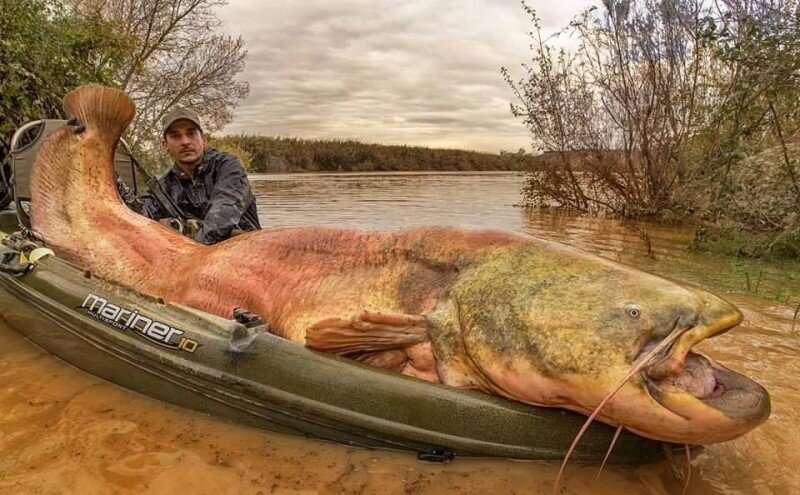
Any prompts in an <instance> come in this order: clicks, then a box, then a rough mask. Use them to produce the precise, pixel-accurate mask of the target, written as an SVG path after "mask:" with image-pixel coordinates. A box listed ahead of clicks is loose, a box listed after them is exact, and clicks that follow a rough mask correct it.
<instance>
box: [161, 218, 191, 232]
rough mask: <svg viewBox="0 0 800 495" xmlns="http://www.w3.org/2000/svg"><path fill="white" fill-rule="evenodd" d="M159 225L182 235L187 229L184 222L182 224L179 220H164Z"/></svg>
mask: <svg viewBox="0 0 800 495" xmlns="http://www.w3.org/2000/svg"><path fill="white" fill-rule="evenodd" d="M158 223H160V224H161V225H163V226H164V227H166V228H168V229H171V230H174V231H175V232H178V233H180V234H183V231H184V228H185V227H184V225H183V222H181V221H180V220H178V219H177V218H162V219H161V220H159V221H158Z"/></svg>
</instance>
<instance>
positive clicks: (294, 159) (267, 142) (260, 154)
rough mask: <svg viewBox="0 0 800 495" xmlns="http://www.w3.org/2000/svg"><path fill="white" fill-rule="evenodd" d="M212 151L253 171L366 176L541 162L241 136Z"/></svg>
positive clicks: (217, 143) (520, 155)
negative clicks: (238, 160) (228, 154)
mask: <svg viewBox="0 0 800 495" xmlns="http://www.w3.org/2000/svg"><path fill="white" fill-rule="evenodd" d="M209 145H210V146H213V147H216V148H219V149H223V150H225V151H229V152H231V153H234V154H236V155H238V156H239V157H240V158H241V159H242V161H243V162H244V163H245V166H246V167H247V169H248V170H249V171H250V172H257V173H259V172H260V173H272V172H365V171H414V170H434V171H447V170H527V169H528V168H529V167H530V164H531V163H532V162H533V160H534V159H535V158H534V157H532V156H531V155H529V154H526V153H525V152H524V150H520V151H518V152H516V153H509V152H500V153H497V154H495V153H482V152H477V151H465V150H455V149H433V148H423V147H419V146H405V145H403V146H397V145H383V144H369V143H361V142H358V141H354V140H349V139H348V140H338V139H337V140H331V141H323V140H312V139H298V138H291V137H270V136H252V135H235V136H223V137H214V138H212V139H211V141H210V142H209Z"/></svg>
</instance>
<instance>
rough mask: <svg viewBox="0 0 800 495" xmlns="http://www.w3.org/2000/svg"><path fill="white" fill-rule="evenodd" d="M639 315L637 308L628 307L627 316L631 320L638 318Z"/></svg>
mask: <svg viewBox="0 0 800 495" xmlns="http://www.w3.org/2000/svg"><path fill="white" fill-rule="evenodd" d="M640 314H641V311H640V310H639V308H638V307H636V306H630V307H629V308H628V315H629V316H630V317H631V318H638V317H639V315H640Z"/></svg>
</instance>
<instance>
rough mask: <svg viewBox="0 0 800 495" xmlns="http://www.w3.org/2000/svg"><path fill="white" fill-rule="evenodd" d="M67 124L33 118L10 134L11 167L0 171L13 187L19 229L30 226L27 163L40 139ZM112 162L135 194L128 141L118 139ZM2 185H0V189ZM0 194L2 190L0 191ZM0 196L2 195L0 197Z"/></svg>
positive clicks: (8, 185)
mask: <svg viewBox="0 0 800 495" xmlns="http://www.w3.org/2000/svg"><path fill="white" fill-rule="evenodd" d="M66 125H67V121H66V120H36V121H33V122H29V123H27V124H25V125H23V126H22V127H20V128H19V129H18V130H17V132H15V133H14V137H12V138H11V151H10V157H11V160H10V161H11V167H10V168H11V170H10V176H9V175H7V174H5V173H4V174H3V177H2V178H3V180H4V182H5V183H6V184H7V187H8V188H10V189H11V191H13V200H14V208H15V209H16V211H17V218H18V220H19V225H20V227H21V228H23V229H30V228H31V220H30V216H29V214H28V212H29V204H30V199H31V198H30V196H31V192H30V176H31V165H33V161H34V159H35V158H36V153H37V152H38V151H39V147H40V146H41V145H42V143H43V142H44V139H45V138H46V137H47V136H49V135H50V134H52V133H54V132H55V131H57V130H59V129H61V128H63V127H64V126H66ZM114 166H115V168H116V170H117V174H119V176H120V178H121V179H122V181H123V182H124V183H125V184H126V185H127V186H128V187H130V188H131V189H133V193H134V194H136V170H135V169H134V167H133V160H132V158H131V153H130V151H129V148H128V145H127V144H126V143H125V141H124V140H122V139H120V141H119V144H118V145H117V150H116V154H115V156H114ZM2 188H3V186H0V189H2ZM0 196H2V191H0ZM0 199H2V198H1V197H0Z"/></svg>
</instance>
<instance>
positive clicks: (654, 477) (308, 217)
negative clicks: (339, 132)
mask: <svg viewBox="0 0 800 495" xmlns="http://www.w3.org/2000/svg"><path fill="white" fill-rule="evenodd" d="M521 183H522V178H521V177H520V176H519V175H517V174H513V173H455V174H453V173H437V174H424V173H396V174H330V175H270V176H256V177H254V181H253V184H254V189H255V192H256V196H257V199H258V205H259V213H260V215H261V222H262V225H265V226H269V227H284V226H294V225H309V224H316V225H333V226H341V227H350V228H372V229H374V228H380V229H397V228H404V227H411V226H417V225H450V226H461V227H472V228H492V229H503V230H513V231H518V232H526V233H531V234H535V235H539V236H543V237H547V238H550V239H553V240H558V241H562V242H566V243H569V244H572V245H575V246H578V247H580V248H582V249H585V250H587V251H590V252H594V253H597V254H601V255H603V256H606V257H609V258H613V259H618V260H621V261H624V262H626V263H630V264H632V265H635V266H637V267H639V268H641V269H643V270H647V271H650V272H654V273H658V274H661V275H664V276H667V277H670V278H673V279H677V280H682V281H685V282H688V283H693V284H697V285H703V286H706V287H710V288H712V289H714V290H716V291H718V292H720V293H726V294H725V295H726V297H727V298H728V299H730V300H731V301H732V302H734V303H735V304H736V305H737V306H739V307H740V308H741V309H742V311H743V312H744V314H745V323H744V324H743V325H742V326H741V327H740V328H738V329H736V330H735V331H733V332H729V333H727V334H725V335H724V336H721V337H718V338H716V339H713V340H711V341H708V342H706V343H704V344H702V349H703V350H704V351H705V352H707V353H708V354H710V355H711V356H713V357H714V358H716V359H718V360H719V361H720V362H722V363H725V364H726V365H728V366H730V367H731V368H733V369H735V370H738V371H741V372H745V373H746V374H747V375H749V376H751V377H753V378H755V379H757V380H758V381H760V382H761V383H762V384H764V385H765V386H766V387H767V388H768V389H769V390H770V392H771V393H772V399H773V415H772V417H771V419H770V420H769V421H768V422H767V423H766V424H765V425H764V426H762V427H761V428H759V429H757V430H756V431H754V432H753V433H751V434H749V435H746V436H745V437H743V438H741V439H738V440H735V441H732V442H728V443H725V444H722V445H715V446H710V447H708V448H706V449H705V450H704V451H703V452H701V453H700V454H699V455H698V456H697V458H696V459H695V461H694V472H693V474H692V478H691V480H690V484H689V489H688V492H687V493H691V494H751V493H757V494H784V493H785V494H789V493H798V492H800V474H799V473H798V472H797V469H796V466H798V465H800V453H798V449H797V448H796V445H797V444H798V443H799V442H800V431H798V427H799V426H800V412H798V411H797V408H796V407H793V406H794V401H797V400H798V399H800V394H798V392H797V391H796V388H797V387H796V385H795V384H794V383H793V382H794V381H796V380H797V377H798V376H800V359H798V349H799V348H800V345H798V342H799V341H800V335H799V333H800V328H797V329H795V330H794V331H793V329H792V318H793V314H794V308H795V306H796V305H797V303H798V295H799V294H798V293H800V281H798V280H796V279H793V278H792V276H791V275H790V274H789V273H787V272H785V271H784V270H782V269H781V268H782V267H781V266H779V265H770V266H762V265H760V264H758V263H754V262H743V261H739V260H730V259H718V258H716V257H713V256H708V255H703V254H696V253H690V252H688V251H686V249H685V247H686V245H687V244H688V243H689V242H690V241H691V238H692V232H691V229H687V228H677V227H675V228H667V227H663V226H653V225H646V226H645V228H646V229H647V231H648V233H649V235H650V236H651V238H652V240H653V245H654V249H655V253H656V259H655V260H652V259H649V258H646V257H645V256H644V248H643V244H642V242H641V240H640V239H639V236H638V234H637V233H636V232H635V231H633V230H632V229H631V228H630V227H628V226H626V225H623V224H621V223H619V222H616V221H613V220H608V219H587V218H581V217H574V216H570V215H563V214H561V215H559V214H553V213H546V214H545V213H541V212H538V213H527V212H525V211H523V210H522V209H520V208H515V207H513V205H514V204H516V203H518V202H519V201H520V196H519V189H520V186H521ZM0 315H2V308H0ZM799 326H800V325H799ZM298 372H302V368H301V367H300V366H299V368H298ZM556 470H557V466H554V465H549V464H546V463H537V462H511V461H503V460H476V459H457V460H456V461H455V462H453V463H451V464H447V465H436V464H423V463H420V462H418V461H416V458H415V457H414V456H413V455H411V454H408V453H398V452H382V451H381V452H376V451H366V450H359V449H352V448H348V447H344V446H340V445H335V444H329V443H324V442H318V441H312V440H306V439H299V438H294V437H287V436H284V435H279V434H275V433H271V432H263V431H258V430H253V429H250V428H245V427H242V426H238V425H233V424H228V423H225V422H222V421H220V420H217V419H214V418H210V417H207V416H204V415H201V414H198V413H194V412H192V411H188V410H185V409H181V408H178V407H173V406H170V405H167V404H163V403H160V402H157V401H154V400H151V399H148V398H147V397H143V396H140V395H138V394H135V393H132V392H129V391H126V390H123V389H119V388H117V387H115V386H113V385H110V384H108V383H106V382H103V381H101V380H99V379H96V378H94V377H91V376H88V375H86V374H84V373H82V372H80V371H77V370H75V369H73V368H71V367H70V366H68V365H66V364H64V363H62V362H61V361H59V360H57V359H56V358H54V357H52V356H50V355H47V354H45V353H43V352H42V351H40V350H39V349H37V348H36V347H34V346H33V345H31V344H29V343H28V342H27V341H25V340H24V339H22V338H21V337H19V336H18V335H17V334H16V333H14V332H13V331H11V330H10V329H8V328H7V327H6V326H5V325H4V324H3V323H2V322H1V321H0V493H3V494H30V493H108V494H112V493H114V494H116V493H126V494H127V493H130V494H133V493H153V494H155V493H176V492H183V493H208V494H212V493H213V494H222V493H231V494H234V493H236V494H238V493H262V494H268V493H326V494H327V493H330V494H338V493H354V494H355V493H365V494H366V493H397V494H434V493H436V494H438V493H454V494H455V493H458V494H460V493H486V492H489V491H492V492H494V493H520V494H522V493H543V494H544V493H549V491H550V488H551V487H552V483H553V479H554V477H555V473H556ZM595 476H596V467H587V466H573V467H571V468H570V469H568V471H567V478H566V486H565V488H564V492H563V493H573V494H585V493H596V494H619V493H641V494H667V493H680V492H681V488H680V485H679V483H678V482H676V481H675V480H674V479H673V477H672V475H671V474H670V472H669V469H668V467H667V466H666V464H665V463H658V464H655V465H650V466H643V467H637V468H633V467H624V466H622V467H620V466H616V467H610V468H606V471H605V472H604V473H603V475H602V477H601V478H600V480H599V481H598V480H596V479H595Z"/></svg>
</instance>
